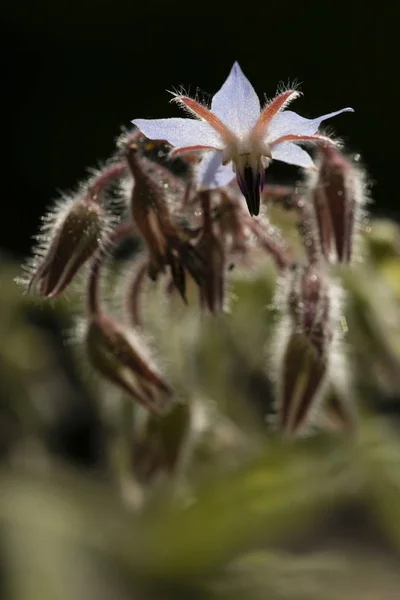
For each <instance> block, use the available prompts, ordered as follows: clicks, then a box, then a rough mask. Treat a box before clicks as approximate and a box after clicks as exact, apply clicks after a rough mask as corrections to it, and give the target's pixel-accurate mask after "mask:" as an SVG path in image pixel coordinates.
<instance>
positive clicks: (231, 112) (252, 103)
mask: <svg viewBox="0 0 400 600" xmlns="http://www.w3.org/2000/svg"><path fill="white" fill-rule="evenodd" d="M211 110H212V112H214V113H215V114H216V115H217V116H218V117H219V118H220V119H221V121H223V123H224V124H225V125H227V126H228V127H229V128H230V129H231V130H232V131H233V132H234V133H235V134H237V135H240V134H243V133H248V132H249V131H250V130H251V128H252V127H253V126H254V125H255V124H256V122H257V119H258V117H259V116H260V112H261V106H260V101H259V99H258V96H257V94H256V92H255V91H254V88H253V86H252V85H251V83H250V81H249V80H248V79H247V77H246V76H245V75H244V74H243V71H242V69H241V68H240V67H239V64H238V63H237V62H235V64H234V65H233V67H232V69H231V72H230V73H229V75H228V78H227V80H226V81H225V83H224V84H223V86H222V87H221V89H220V90H219V91H218V92H217V93H216V94H215V96H214V97H213V99H212V102H211Z"/></svg>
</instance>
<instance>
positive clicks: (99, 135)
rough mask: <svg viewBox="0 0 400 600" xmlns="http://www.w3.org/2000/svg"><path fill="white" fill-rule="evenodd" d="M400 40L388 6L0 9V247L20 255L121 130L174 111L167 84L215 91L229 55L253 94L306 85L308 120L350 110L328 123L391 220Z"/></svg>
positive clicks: (55, 5) (48, 5) (302, 104)
mask: <svg viewBox="0 0 400 600" xmlns="http://www.w3.org/2000/svg"><path fill="white" fill-rule="evenodd" d="M399 39H400V32H399V9H398V8H397V6H396V4H395V3H394V2H393V4H392V3H391V2H386V1H385V2H371V5H370V6H369V5H368V4H367V2H364V1H363V2H361V1H358V0H354V1H353V2H352V1H349V2H323V1H322V0H321V1H319V2H316V1H310V2H304V1H303V2H299V1H298V2H267V1H265V2H263V3H254V2H250V1H246V2H243V1H241V2H236V3H233V2H232V3H231V4H227V3H218V2H207V3H201V2H200V1H199V0H197V1H196V2H193V3H182V2H181V3H179V4H178V3H167V2H163V3H158V2H141V3H137V2H135V1H134V0H131V1H130V2H122V1H121V0H115V1H113V2H106V3H101V2H100V1H98V2H94V1H93V0H86V1H83V2H77V1H76V0H69V1H66V0H58V1H57V2H56V1H53V2H45V1H44V0H36V1H30V2H27V1H22V3H21V2H19V3H18V2H8V3H6V4H5V5H4V7H3V9H2V36H1V40H2V43H3V50H2V54H1V57H2V58H1V61H2V63H3V65H2V69H1V72H2V80H3V86H2V87H3V91H2V97H3V115H2V116H3V119H2V120H3V123H2V130H3V132H5V135H3V141H4V144H3V146H4V150H5V151H6V159H5V162H3V176H2V180H3V183H2V194H1V195H2V200H1V202H2V207H3V208H2V218H1V219H0V228H1V229H0V246H3V247H6V248H9V249H11V250H13V251H15V252H18V253H20V254H23V253H25V252H27V251H28V249H29V245H30V236H31V235H32V234H33V233H34V232H35V230H36V228H37V226H38V222H39V217H40V215H41V214H42V212H43V211H44V209H45V207H46V205H48V203H49V202H50V201H51V199H52V198H53V197H54V196H55V195H56V194H57V190H58V189H68V188H70V187H73V185H74V184H75V182H76V181H77V179H79V178H82V177H83V176H84V175H85V167H86V166H90V165H92V166H93V165H96V163H97V161H98V160H101V159H102V158H105V157H107V156H108V155H109V153H110V152H111V151H112V149H113V141H114V138H115V136H116V135H117V134H118V133H119V131H120V127H121V126H128V125H129V122H130V120H131V119H132V118H134V117H166V116H173V115H177V114H178V109H177V108H176V107H174V106H171V105H169V104H168V100H169V95H168V93H167V92H166V89H171V88H173V87H176V86H179V85H180V84H183V85H184V86H185V88H186V89H187V88H189V90H190V91H191V92H192V93H195V92H196V88H197V87H198V88H200V89H201V90H204V91H206V92H209V93H210V94H212V93H214V92H215V91H216V90H217V89H218V88H219V86H220V85H221V84H222V82H223V80H224V79H225V77H226V76H227V74H228V71H229V69H230V67H231V65H232V63H233V61H234V60H235V59H237V60H239V62H240V64H241V66H242V68H243V70H244V71H245V73H246V74H247V76H248V77H249V79H250V80H251V81H252V83H253V85H254V86H255V88H256V90H257V91H258V93H259V94H260V95H261V94H263V93H266V94H267V95H269V96H271V95H273V94H274V92H275V88H276V85H277V83H278V82H279V81H282V80H283V81H288V80H293V79H295V78H296V79H297V80H298V81H300V82H302V86H301V87H302V90H303V92H304V93H305V96H304V97H303V98H302V99H300V100H299V101H298V102H297V103H296V108H297V109H298V111H299V112H300V113H302V114H304V115H305V116H317V115H319V114H322V113H324V112H329V111H332V110H335V109H338V108H341V107H344V106H353V107H354V109H355V111H356V112H355V114H354V115H343V116H342V117H339V118H338V119H336V120H335V121H332V126H334V129H335V131H336V133H338V134H339V135H340V136H343V137H344V139H345V140H346V141H347V142H348V147H349V148H350V150H352V151H355V152H359V153H361V154H362V156H363V159H364V162H365V164H366V165H367V167H368V169H369V172H370V174H371V179H372V181H373V183H374V191H373V195H374V198H375V200H376V204H375V207H374V208H373V210H374V211H375V212H376V213H383V214H389V213H390V214H391V215H393V216H396V213H397V205H398V197H399V193H398V190H397V174H398V171H399V168H400V167H399V166H398V154H399V152H398V149H397V148H398V137H399V136H398V134H399V126H398V121H399V115H398V112H397V111H398V106H397V105H398V96H399V94H398V89H397V88H398V65H399V57H400V51H399V48H398V42H399ZM274 174H276V170H275V171H271V177H272V176H274ZM278 174H279V171H278Z"/></svg>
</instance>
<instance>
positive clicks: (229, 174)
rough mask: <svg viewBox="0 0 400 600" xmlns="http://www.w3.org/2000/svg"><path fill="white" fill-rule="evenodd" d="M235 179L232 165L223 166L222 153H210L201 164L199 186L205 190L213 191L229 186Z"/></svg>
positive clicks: (198, 175)
mask: <svg viewBox="0 0 400 600" xmlns="http://www.w3.org/2000/svg"><path fill="white" fill-rule="evenodd" d="M234 177H235V173H234V172H233V169H232V163H229V164H228V165H223V164H222V153H221V152H208V153H207V154H206V155H205V157H204V158H203V160H202V161H201V163H200V166H199V171H198V173H197V185H198V187H199V188H200V189H203V190H213V189H215V188H219V187H222V186H224V185H228V183H230V182H231V181H232V179H234Z"/></svg>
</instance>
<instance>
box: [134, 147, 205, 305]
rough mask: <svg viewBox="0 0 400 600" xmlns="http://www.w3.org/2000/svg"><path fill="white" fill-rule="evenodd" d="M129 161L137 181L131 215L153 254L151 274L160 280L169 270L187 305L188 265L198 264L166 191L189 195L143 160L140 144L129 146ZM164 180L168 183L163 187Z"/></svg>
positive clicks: (172, 178)
mask: <svg viewBox="0 0 400 600" xmlns="http://www.w3.org/2000/svg"><path fill="white" fill-rule="evenodd" d="M126 153H127V159H128V163H129V166H130V169H131V171H132V174H133V176H134V179H135V185H134V187H133V191H132V199H131V211H132V218H133V221H134V223H135V225H136V227H137V228H138V230H139V232H140V233H141V235H142V237H143V239H144V241H145V243H146V245H147V248H148V251H149V254H150V261H149V267H148V273H149V276H150V277H151V279H153V280H156V279H157V277H158V275H159V274H160V273H164V272H165V268H166V267H169V271H170V275H171V277H172V282H173V284H174V286H175V288H176V289H177V290H178V292H179V293H180V295H181V297H182V299H183V300H184V301H185V302H186V274H185V268H187V264H189V265H190V264H191V263H192V262H194V253H195V251H194V248H193V246H192V244H191V242H190V240H188V239H187V236H186V233H185V232H184V231H183V230H181V229H180V228H178V226H177V225H176V224H175V223H174V222H173V220H172V216H171V213H170V210H169V207H168V199H167V196H166V192H165V188H164V186H165V185H166V186H167V187H171V186H172V187H174V194H175V195H176V194H178V193H181V194H182V197H184V194H185V187H184V186H181V188H180V189H179V190H177V189H176V186H178V183H177V181H176V178H174V177H173V176H172V174H171V175H169V174H167V172H166V170H165V169H163V168H162V167H161V166H160V165H155V164H150V162H149V161H147V160H146V159H144V158H142V157H140V155H139V148H138V146H137V144H136V143H130V144H128V146H127V150H126ZM160 177H162V178H166V181H167V180H168V183H164V184H163V185H161V181H160Z"/></svg>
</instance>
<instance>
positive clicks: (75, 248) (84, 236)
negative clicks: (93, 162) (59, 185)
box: [28, 199, 107, 298]
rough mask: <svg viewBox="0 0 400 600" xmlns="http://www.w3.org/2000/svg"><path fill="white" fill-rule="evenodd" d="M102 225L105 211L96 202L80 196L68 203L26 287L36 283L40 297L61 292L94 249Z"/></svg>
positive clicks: (103, 229) (100, 234)
mask: <svg viewBox="0 0 400 600" xmlns="http://www.w3.org/2000/svg"><path fill="white" fill-rule="evenodd" d="M106 229H107V219H106V215H105V213H104V211H103V209H102V207H101V206H100V205H99V204H98V203H97V202H95V201H86V200H85V199H83V200H77V201H75V202H74V203H72V204H71V205H70V206H69V208H68V210H67V211H66V212H65V214H64V216H63V217H62V220H61V222H60V224H59V226H58V227H57V228H56V229H55V232H54V234H53V237H52V239H51V240H50V245H49V247H48V249H47V252H46V254H45V256H44V257H43V260H42V262H41V264H40V265H39V266H38V267H37V268H36V270H35V272H34V274H33V276H32V278H31V280H30V282H29V285H28V289H29V290H31V289H33V288H35V287H36V286H37V287H38V291H39V294H40V295H41V296H43V297H44V298H54V297H56V296H58V295H59V294H61V292H63V291H64V290H65V288H66V287H67V286H68V285H69V283H71V281H72V279H73V278H74V277H75V275H76V274H77V272H78V271H79V269H80V268H81V267H82V266H83V265H84V264H85V263H86V262H87V260H88V259H89V258H90V257H91V256H92V255H93V254H94V252H95V251H96V250H97V248H98V246H99V241H100V240H101V238H102V235H103V233H104V231H105V230H106Z"/></svg>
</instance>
